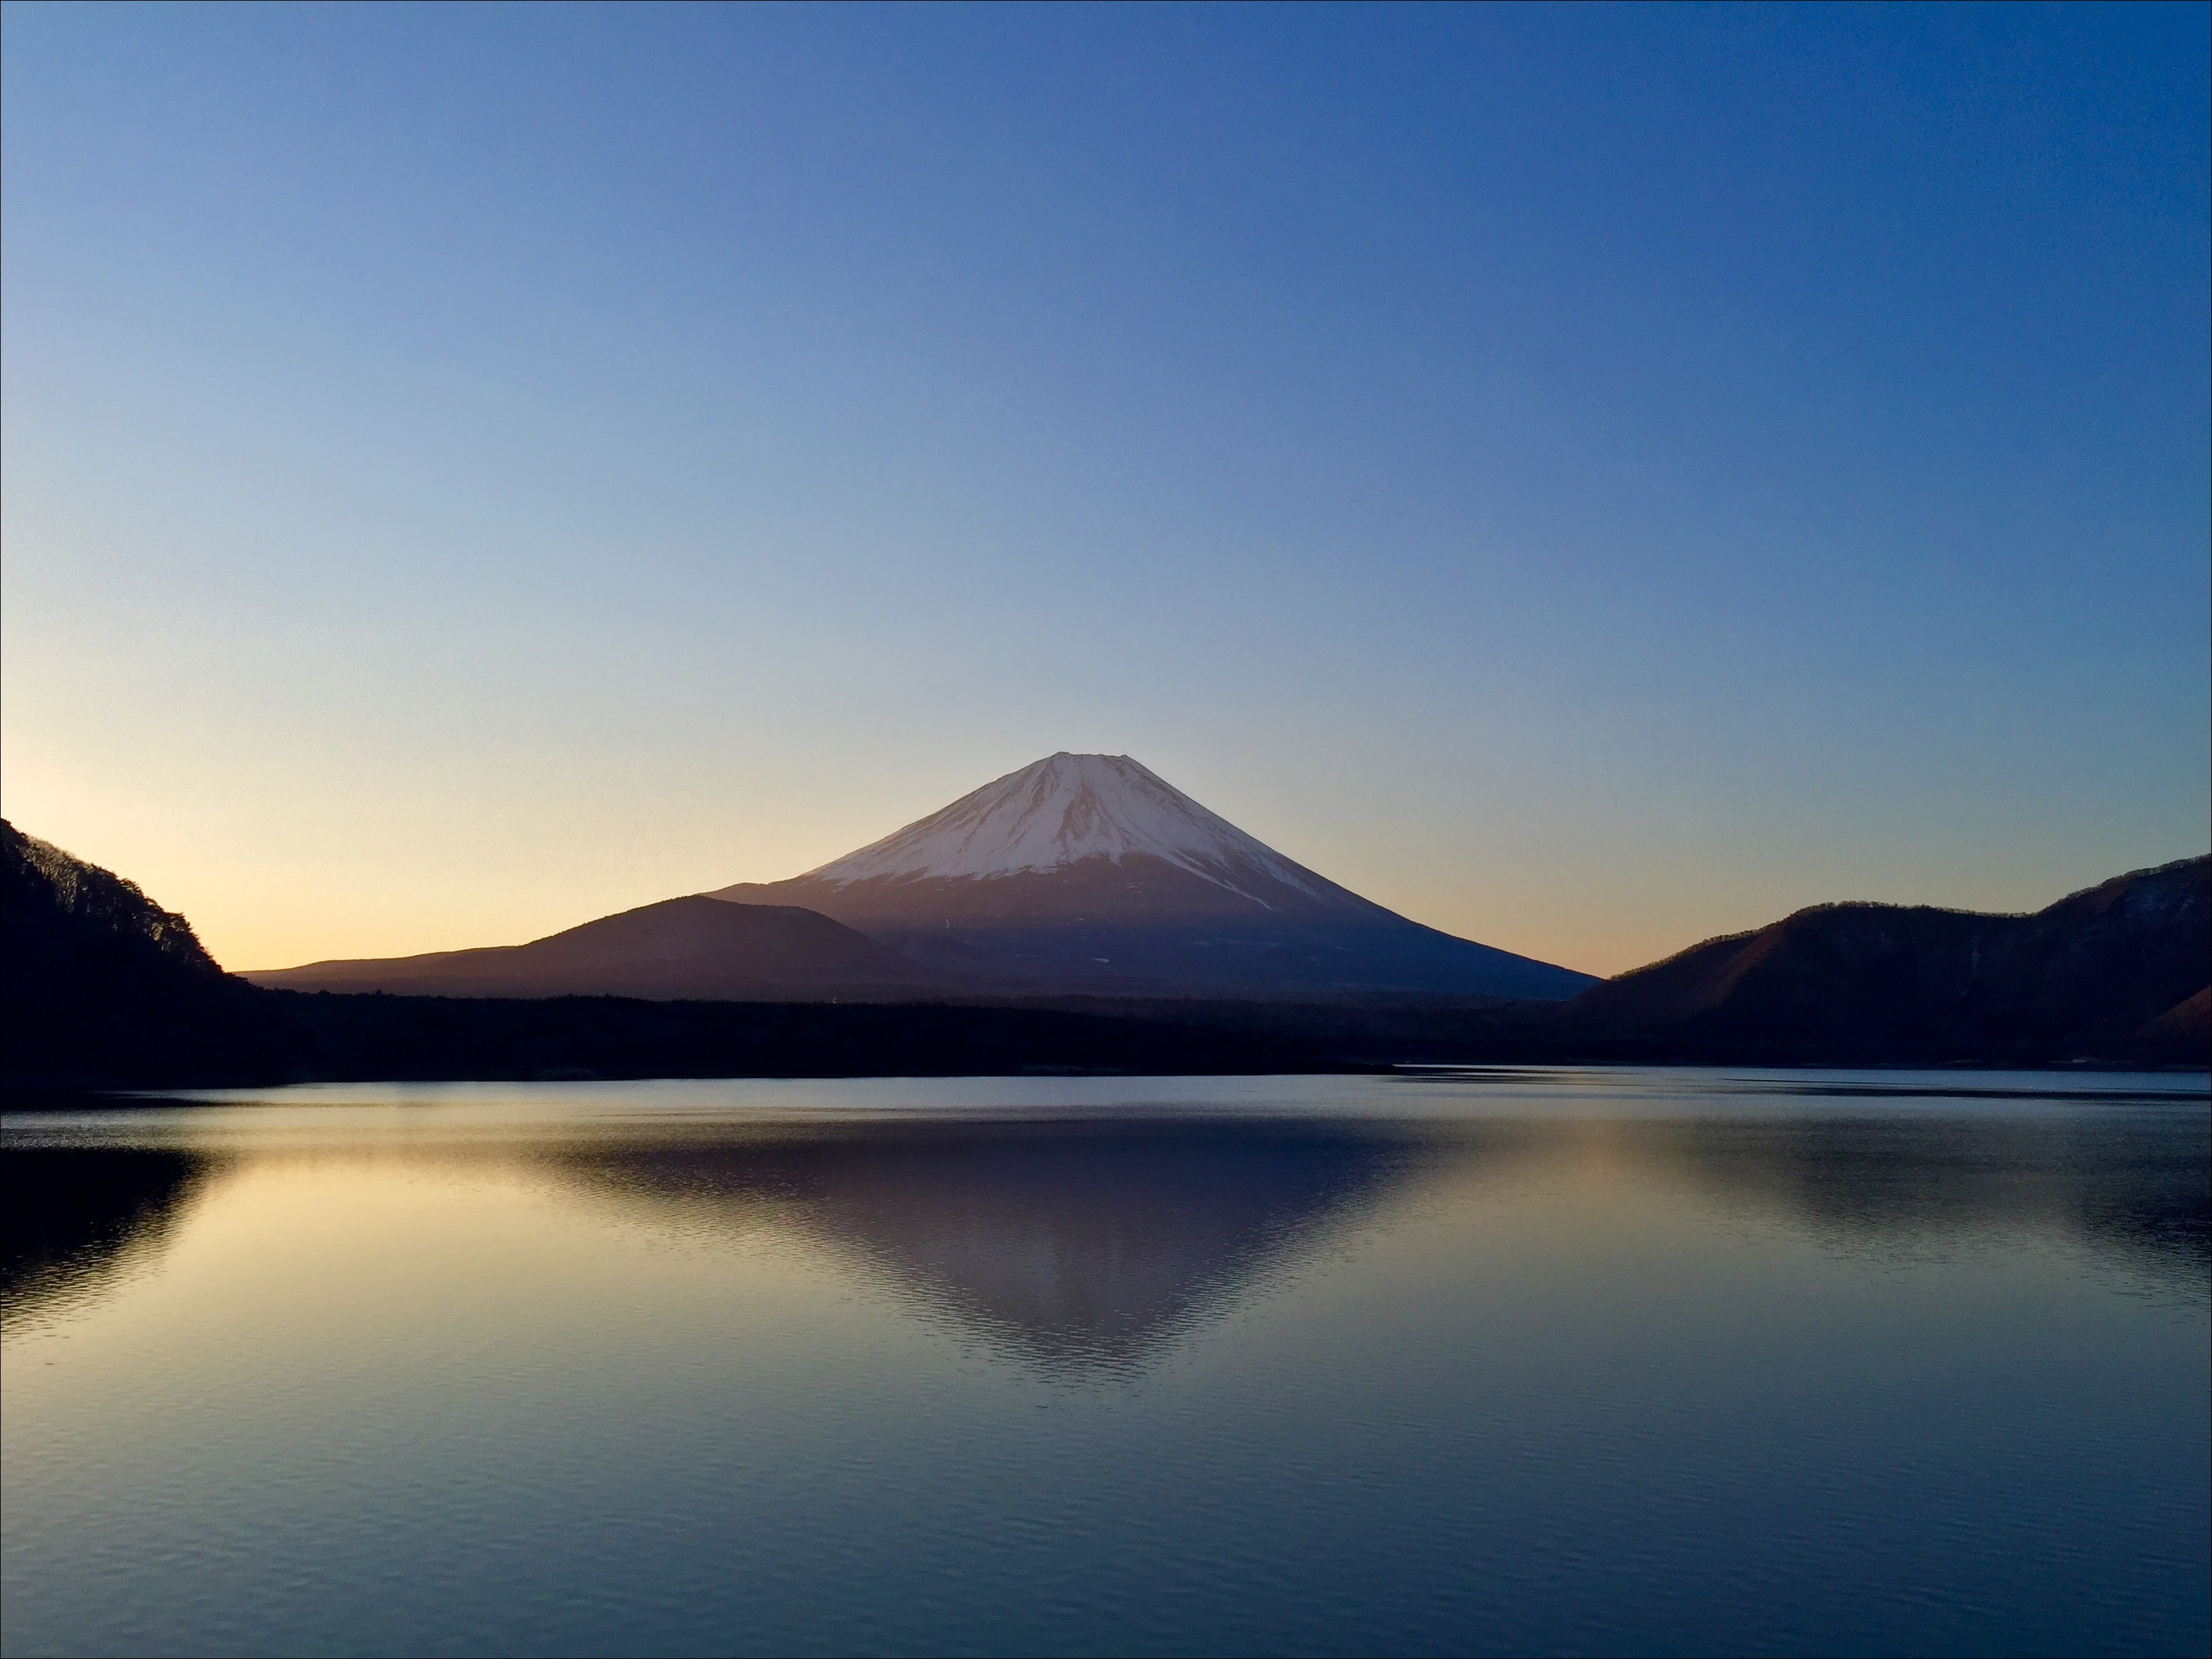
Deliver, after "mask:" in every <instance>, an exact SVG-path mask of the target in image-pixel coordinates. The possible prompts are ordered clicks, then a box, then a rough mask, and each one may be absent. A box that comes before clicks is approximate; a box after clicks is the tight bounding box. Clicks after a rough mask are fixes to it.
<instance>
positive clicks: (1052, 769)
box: [799, 750, 1328, 908]
mask: <svg viewBox="0 0 2212 1659" xmlns="http://www.w3.org/2000/svg"><path fill="white" fill-rule="evenodd" d="M1131 857H1145V858H1154V859H1158V860H1162V861H1163V862H1164V863H1166V864H1170V865H1172V866H1175V867H1176V869H1179V870H1184V871H1188V872H1189V873H1190V874H1192V875H1194V876H1197V877H1199V878H1201V879H1203V880H1206V881H1209V882H1212V883H1214V884H1218V885H1219V886H1222V887H1225V888H1227V889H1228V890H1230V891H1231V892H1235V893H1240V894H1243V896H1245V897H1247V898H1249V899H1252V900H1254V901H1255V902H1258V903H1260V904H1262V905H1266V904H1267V903H1268V898H1267V892H1268V890H1269V889H1270V888H1273V887H1275V886H1277V885H1284V886H1289V887H1291V888H1294V889H1296V890H1298V891H1299V892H1302V893H1305V894H1308V895H1310V896H1314V897H1316V898H1318V897H1321V896H1323V895H1324V893H1325V892H1326V891H1327V890H1328V883H1326V882H1323V881H1322V880H1321V879H1320V878H1317V877H1316V876H1315V875H1314V874H1313V873H1312V872H1310V871H1308V870H1306V869H1304V868H1303V867H1301V866H1298V865H1297V864H1294V863H1292V862H1291V860H1288V859H1286V858H1285V857H1283V856H1282V854H1279V853H1277V852H1276V851H1275V850H1274V849H1273V848H1270V847H1268V846H1267V845H1266V844H1265V843H1264V842H1260V841H1258V840H1255V838H1254V837H1252V836H1248V835H1246V834H1245V833H1244V832H1243V830H1242V829H1238V828H1237V826H1236V825H1235V824H1233V823H1230V822H1229V821H1228V820H1227V819H1225V818H1223V817H1217V816H1216V815H1215V814H1213V813H1212V812H1209V811H1206V808H1204V807H1203V806H1200V805H1199V804H1198V803H1197V802H1196V801H1194V800H1193V799H1191V798H1190V797H1189V796H1188V795H1186V794H1184V793H1182V790H1180V789H1177V788H1176V787H1175V786H1174V785H1172V784H1170V783H1168V782H1166V781H1164V780H1162V779H1161V778H1160V777H1158V775H1156V774H1154V773H1153V772H1152V771H1151V770H1150V769H1148V768H1146V767H1145V766H1142V765H1140V764H1139V763H1137V762H1135V761H1133V760H1132V759H1130V758H1129V757H1127V755H1072V754H1069V753H1068V752H1067V751H1066V750H1061V751H1060V753H1059V754H1057V755H1050V756H1048V757H1045V758H1044V759H1043V760H1041V761H1036V762H1033V763H1030V765H1028V766H1024V767H1023V768H1022V769H1021V770H1019V771H1018V772H1009V773H1007V774H1006V776H1004V777H1002V778H999V779H997V780H995V781H993V782H990V783H987V784H985V785H984V786H983V787H981V789H978V790H975V791H974V792H973V793H969V794H965V795H963V796H962V797H961V798H960V799H958V800H956V801H954V802H953V803H952V804H951V805H950V806H947V807H945V808H943V809H942V810H940V811H935V812H933V813H931V814H930V815H929V816H928V817H926V818H923V819H921V821H920V822H919V823H910V824H908V825H907V827H906V828H905V829H901V830H898V831H897V832H896V833H895V834H892V835H889V836H884V838H883V839H882V840H881V841H879V842H873V843H872V844H871V845H869V846H866V847H863V848H860V851H858V852H857V853H848V854H846V855H845V856H844V857H843V858H841V859H837V860H833V861H832V862H830V863H829V864H825V865H823V866H821V868H819V869H817V870H810V871H808V872H806V874H805V875H804V876H802V877H800V878H799V879H800V880H802V881H811V882H825V883H829V884H832V885H835V886H838V887H843V886H847V885H848V884H851V883H854V882H859V881H874V880H885V879H888V880H894V881H896V880H901V879H905V880H927V879H933V878H934V879H965V880H981V879H982V878H987V877H994V876H1012V875H1019V874H1023V873H1025V872H1027V873H1040V874H1041V873H1042V872H1047V871H1052V870H1059V869H1063V868H1065V867H1066V866H1069V865H1073V864H1080V863H1082V862H1083V861H1084V860H1086V859H1106V860H1110V861H1111V862H1113V863H1115V864H1117V865H1118V864H1121V863H1122V862H1123V861H1124V860H1127V859H1129V858H1131ZM1270 908H1272V907H1270Z"/></svg>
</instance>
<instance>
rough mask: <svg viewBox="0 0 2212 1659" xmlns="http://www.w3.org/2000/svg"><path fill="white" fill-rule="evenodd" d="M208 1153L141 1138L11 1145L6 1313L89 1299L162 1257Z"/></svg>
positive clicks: (28, 1314)
mask: <svg viewBox="0 0 2212 1659" xmlns="http://www.w3.org/2000/svg"><path fill="white" fill-rule="evenodd" d="M210 1170H211V1160H210V1159H208V1158H204V1157H203V1156H201V1155H199V1154H197V1153H193V1152H177V1151H173V1150H168V1149H161V1148H143V1147H129V1146H125V1147H113V1146H91V1147H40V1148H35V1149H28V1150H26V1149H19V1148H14V1147H11V1148H9V1151H8V1153H7V1155H6V1156H5V1157H4V1158H0V1182H4V1186H0V1190H4V1193H5V1197H6V1210H5V1212H4V1222H0V1232H4V1237H5V1247H4V1249H5V1254H4V1257H0V1319H4V1320H5V1321H6V1322H8V1323H9V1324H10V1325H14V1324H15V1323H17V1322H21V1321H28V1320H37V1319H40V1318H42V1317H46V1316H51V1315H53V1314H56V1313H59V1312H63V1311H65V1310H69V1309H71V1308H75V1307H77V1306H80V1305H82V1304H84V1303H86V1302H88V1301H91V1300H94V1299H95V1298H97V1297H99V1296H100V1295H101V1294H102V1293H103V1292H104V1291H106V1289H107V1288H108V1287H110V1286H111V1285H114V1284H116V1283H118V1282H120V1281H121V1280H123V1279H127V1278H129V1277H130V1276H131V1273H133V1272H134V1271H137V1270H139V1269H143V1268H144V1267H149V1266H151V1265H153V1264H154V1263H155V1261H158V1259H159V1257H160V1255H161V1252H162V1251H163V1249H165V1248H166V1246H167V1242H168V1240H169V1239H170V1237H172V1236H173V1234H174V1233H175V1231H176V1229H177V1226H178V1224H179V1219H180V1218H182V1216H183V1215H184V1214H185V1211H186V1210H187V1209H188V1208H189V1207H190V1206H191V1202H192V1201H193V1200H194V1199H195V1198H196V1197H197V1194H199V1193H200V1192H202V1191H203V1190H204V1188H205V1186H206V1183H207V1178H208V1176H209V1175H210Z"/></svg>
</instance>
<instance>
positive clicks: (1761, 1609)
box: [0, 1070, 2212, 1654]
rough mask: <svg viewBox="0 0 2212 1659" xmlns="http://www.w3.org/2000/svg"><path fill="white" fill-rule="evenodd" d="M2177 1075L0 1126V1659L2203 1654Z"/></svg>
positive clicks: (719, 1093)
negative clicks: (33, 1658) (121, 1655)
mask: <svg viewBox="0 0 2212 1659" xmlns="http://www.w3.org/2000/svg"><path fill="white" fill-rule="evenodd" d="M2206 1090H2207V1085H2206V1080H2205V1079H2204V1078H2203V1076H2202V1075H2201V1074H2198V1075H2194V1076H2176V1075H2156V1076H2121V1075H2114V1074H2109V1073H2106V1074H2073V1073H2067V1074H2051V1073H2032V1074H2029V1073H2023V1074H2003V1073H1899V1072H1880V1073H1814V1072H1787V1073H1753V1072H1725V1071H1635V1070H1606V1071H1589V1072H1577V1071H1564V1070H1559V1071H1551V1070H1547V1071H1498V1070H1470V1071H1435V1072H1424V1073H1400V1074H1397V1075H1393V1076H1380V1077H1351V1078H1346V1077H1312V1078H1306V1077H1291V1078H1238V1079H1215V1078H1206V1079H1179V1078H1150V1079H1109V1078H1027V1079H927V1080H904V1079H872V1080H858V1081H831V1082H823V1081H805V1082H778V1081H738V1082H705V1083H702V1082H654V1083H623V1084H596V1083H595V1084H581V1083H580V1084H547V1085H435V1086H422V1085H346V1086H335V1085H333V1086H317V1087H302V1088H292V1089H283V1090H275V1091H263V1092H260V1093H246V1092H228V1093H220V1094H210V1095H203V1096H198V1097H194V1098H193V1099H191V1101H189V1102H185V1103H179V1102H174V1101H158V1102H157V1101H143V1102H133V1103H122V1104H118V1105H114V1106H111V1107H106V1108H103V1109H96V1110H87V1111H82V1112H73V1113H18V1114H13V1115H9V1116H7V1117H6V1118H5V1119H4V1121H0V1150H3V1152H4V1155H3V1156H0V1164H4V1167H5V1170H6V1172H7V1180H8V1200H9V1201H8V1206H7V1225H8V1234H7V1261H6V1274H5V1281H4V1303H0V1486H3V1487H4V1491H0V1648H4V1650H5V1651H6V1652H7V1653H9V1654H32V1653H82V1652H116V1651H161V1652H174V1653H202V1652H208V1653H215V1652H221V1653H448V1652H451V1653H541V1652H542V1653H603V1652H606V1653H613V1652H623V1653H632V1652H635V1653H721V1652H778V1653H781V1652H824V1653H831V1652H834V1653H852V1652H918V1653H942V1652H978V1653H984V1652H1006V1653H1028V1652H1041V1651H1042V1652H1070V1653H1133V1652H1169V1653H1188V1652H1216V1653H1273V1652H1287V1653H1308V1652H1312V1653H1372V1652H1386V1653H1430V1652H1437V1653H1538V1652H1541V1653H1553V1652H1558V1653H1569V1652H1606V1653H1705V1652H1711V1653H1723V1652H1724V1653H1931V1652H1947V1653H1948V1652H1955V1653H2038V1652H2049V1653H2059V1652H2065V1653H2106V1652H2111V1653H2160V1654H2165V1653H2181V1652H2198V1653H2201V1652H2204V1651H2206V1650H2207V1648H2208V1645H2209V1644H2212V1612H2208V1607H2212V1569H2208V1559H2212V1329H2208V1310H2212V1224H2209V1223H2208V1211H2212V1200H2208V1186H2207V1182H2208V1161H2209V1160H2212V1103H2208V1099H2207V1092H2206Z"/></svg>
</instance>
